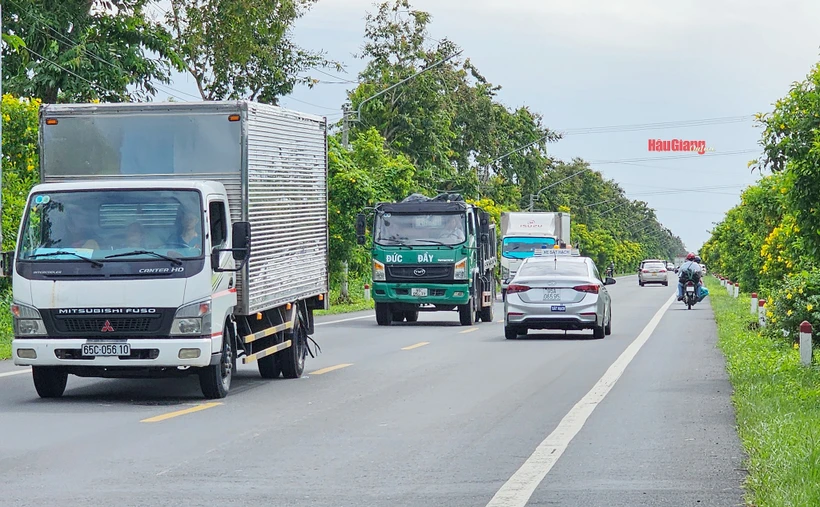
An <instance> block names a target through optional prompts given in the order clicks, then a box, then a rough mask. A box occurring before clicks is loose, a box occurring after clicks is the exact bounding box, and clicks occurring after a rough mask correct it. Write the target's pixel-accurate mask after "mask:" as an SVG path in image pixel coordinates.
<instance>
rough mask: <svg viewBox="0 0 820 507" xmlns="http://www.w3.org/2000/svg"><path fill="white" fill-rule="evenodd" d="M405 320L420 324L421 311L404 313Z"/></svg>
mask: <svg viewBox="0 0 820 507" xmlns="http://www.w3.org/2000/svg"><path fill="white" fill-rule="evenodd" d="M404 318H405V319H407V322H418V320H419V311H418V310H413V311H412V312H404Z"/></svg>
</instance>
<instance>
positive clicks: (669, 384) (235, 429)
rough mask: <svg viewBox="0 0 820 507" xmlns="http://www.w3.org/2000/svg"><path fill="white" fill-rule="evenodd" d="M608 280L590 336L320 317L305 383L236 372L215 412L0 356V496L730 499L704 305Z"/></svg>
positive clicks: (174, 392) (690, 502) (453, 320)
mask: <svg viewBox="0 0 820 507" xmlns="http://www.w3.org/2000/svg"><path fill="white" fill-rule="evenodd" d="M670 280H671V278H670ZM608 289H609V290H610V293H611V294H612V298H613V333H612V335H611V336H608V337H606V338H605V339H603V340H592V339H590V338H591V335H590V333H588V332H587V333H569V334H567V335H565V334H564V333H549V332H544V333H538V334H536V333H533V332H531V333H530V336H529V337H528V338H526V339H522V340H516V341H508V340H505V339H504V336H503V328H502V324H501V323H500V321H501V318H502V316H501V313H502V309H503V307H502V305H501V304H500V303H499V304H498V306H497V308H496V319H497V321H498V322H496V323H491V324H487V323H480V324H477V325H476V326H474V327H471V328H465V327H461V326H459V325H458V324H457V321H458V319H457V315H456V314H455V313H431V314H422V317H421V319H420V322H418V323H416V324H403V325H396V326H392V327H389V328H382V327H378V326H376V323H375V319H374V318H373V317H372V315H369V314H366V313H365V314H353V315H342V316H334V317H327V318H324V319H320V320H319V322H321V324H322V325H321V326H319V327H317V333H316V335H315V336H314V338H315V339H316V340H317V341H318V342H319V344H320V345H321V347H322V353H321V354H320V355H319V356H318V358H316V359H310V358H308V365H307V369H306V371H307V372H308V373H307V374H306V375H305V376H304V377H303V378H301V379H296V380H285V379H279V380H275V381H264V380H262V379H261V378H260V377H259V376H258V374H257V372H256V370H255V367H252V366H248V367H243V366H240V368H241V370H240V372H239V375H238V378H235V379H234V385H233V387H232V391H231V393H230V394H229V396H228V397H227V398H226V399H224V400H221V403H218V404H217V403H207V402H205V401H204V400H203V399H202V398H201V394H200V391H199V386H198V383H197V381H196V379H195V378H193V377H191V378H190V379H184V380H98V379H80V378H78V377H71V378H70V379H69V385H68V389H67V391H66V395H65V396H64V397H63V398H61V399H58V400H42V399H39V398H38V397H37V394H36V393H35V391H34V387H33V385H32V382H31V375H30V374H29V373H28V372H27V371H25V370H23V369H18V368H17V367H14V366H13V365H11V364H9V363H5V364H3V363H0V481H2V487H0V505H14V506H28V505H36V506H41V505H71V506H72V507H79V506H83V505H95V506H99V505H116V506H131V505H134V506H136V505H140V506H143V505H173V506H179V505H186V506H189V505H190V506H194V505H197V506H198V505H203V506H204V505H208V506H212V505H253V506H257V505H276V506H279V505H282V506H294V507H295V506H322V507H324V506H328V507H330V506H333V507H341V506H357V507H358V506H389V507H399V506H419V507H431V506H448V507H449V506H470V507H473V506H488V505H490V506H494V507H513V506H524V505H530V506H535V505H538V506H547V505H548V506H567V507H570V506H571V507H576V506H584V507H596V506H601V507H604V506H606V507H621V506H623V507H626V506H630V507H635V506H653V507H654V506H658V505H664V506H702V507H705V506H735V505H742V491H741V488H740V484H741V481H742V479H743V475H742V472H741V471H740V469H741V466H742V464H741V463H742V451H741V448H740V445H739V442H738V439H737V436H736V433H735V429H734V414H733V412H732V408H731V404H730V394H731V388H730V385H729V383H728V380H727V378H726V374H725V371H724V366H723V358H722V355H721V354H720V352H719V351H718V350H717V349H716V348H715V342H716V335H715V325H714V321H713V316H712V311H711V308H710V306H709V305H708V304H707V303H704V304H701V305H698V306H696V307H695V308H693V309H692V310H691V311H688V310H686V309H685V308H684V307H683V306H682V304H681V303H677V302H674V303H672V304H671V306H669V305H668V303H669V300H670V297H671V296H672V293H673V291H674V289H673V286H672V285H671V284H670V286H669V287H662V286H651V287H650V286H647V287H644V288H640V287H638V284H637V281H636V279H635V277H628V278H622V279H619V280H618V283H617V284H616V285H614V286H610V287H608ZM664 307H667V308H668V309H666V310H664ZM622 354H623V355H622ZM619 357H620V359H619ZM20 371H22V372H23V373H15V372H20ZM579 401H582V403H579ZM548 437H549V438H548Z"/></svg>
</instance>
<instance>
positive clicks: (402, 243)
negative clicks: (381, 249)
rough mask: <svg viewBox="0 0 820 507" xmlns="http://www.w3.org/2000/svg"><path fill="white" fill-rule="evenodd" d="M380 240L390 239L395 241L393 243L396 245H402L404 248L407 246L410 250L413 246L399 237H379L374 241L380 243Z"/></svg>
mask: <svg viewBox="0 0 820 507" xmlns="http://www.w3.org/2000/svg"><path fill="white" fill-rule="evenodd" d="M382 241H392V242H393V243H395V244H397V245H399V246H403V247H405V248H409V249H410V250H412V249H413V247H412V246H410V245H408V244H407V243H405V242H404V241H402V240H400V239H394V238H379V239H378V241H376V243H379V244H382V243H381V242H382Z"/></svg>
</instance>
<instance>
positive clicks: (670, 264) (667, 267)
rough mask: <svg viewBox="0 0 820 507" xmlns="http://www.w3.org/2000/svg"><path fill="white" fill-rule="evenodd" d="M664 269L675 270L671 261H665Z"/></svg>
mask: <svg viewBox="0 0 820 507" xmlns="http://www.w3.org/2000/svg"><path fill="white" fill-rule="evenodd" d="M666 270H667V271H674V270H675V265H674V264H672V263H671V262H667V263H666Z"/></svg>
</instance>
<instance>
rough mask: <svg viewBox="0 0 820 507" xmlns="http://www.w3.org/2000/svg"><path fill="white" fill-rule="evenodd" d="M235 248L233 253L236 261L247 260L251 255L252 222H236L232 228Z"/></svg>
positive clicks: (232, 250)
mask: <svg viewBox="0 0 820 507" xmlns="http://www.w3.org/2000/svg"><path fill="white" fill-rule="evenodd" d="M231 233H232V234H231V235H232V236H233V248H232V249H231V254H232V255H233V260H235V261H246V260H248V259H249V258H250V256H251V224H250V222H235V223H234V224H233V228H232V229H231Z"/></svg>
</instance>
